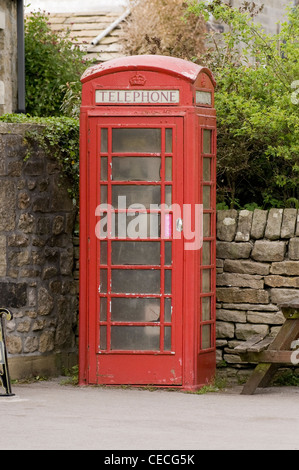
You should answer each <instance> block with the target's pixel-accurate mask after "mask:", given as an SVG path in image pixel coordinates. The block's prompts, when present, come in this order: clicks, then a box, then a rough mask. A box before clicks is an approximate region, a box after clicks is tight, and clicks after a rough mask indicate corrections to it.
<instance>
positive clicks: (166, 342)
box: [164, 326, 171, 351]
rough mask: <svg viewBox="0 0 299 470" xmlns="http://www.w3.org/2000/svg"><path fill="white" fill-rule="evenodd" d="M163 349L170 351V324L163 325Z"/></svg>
mask: <svg viewBox="0 0 299 470" xmlns="http://www.w3.org/2000/svg"><path fill="white" fill-rule="evenodd" d="M164 351H171V326H165V327H164Z"/></svg>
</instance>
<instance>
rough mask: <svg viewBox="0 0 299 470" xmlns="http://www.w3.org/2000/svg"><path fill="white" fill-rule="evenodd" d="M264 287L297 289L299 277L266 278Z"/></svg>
mask: <svg viewBox="0 0 299 470" xmlns="http://www.w3.org/2000/svg"><path fill="white" fill-rule="evenodd" d="M265 285H266V286H270V287H295V288H298V289H299V277H298V276H297V277H287V276H277V275H272V276H266V277H265Z"/></svg>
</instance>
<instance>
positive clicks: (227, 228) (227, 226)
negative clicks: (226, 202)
mask: <svg viewBox="0 0 299 470" xmlns="http://www.w3.org/2000/svg"><path fill="white" fill-rule="evenodd" d="M237 216H238V212H237V211H236V210H235V209H231V210H226V211H217V238H218V240H223V241H228V242H229V241H232V240H233V239H234V238H235V233H236V227H237Z"/></svg>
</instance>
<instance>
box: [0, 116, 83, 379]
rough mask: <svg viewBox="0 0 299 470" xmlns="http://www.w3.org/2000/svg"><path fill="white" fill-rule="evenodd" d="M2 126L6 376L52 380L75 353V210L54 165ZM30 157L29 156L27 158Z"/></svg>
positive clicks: (0, 240) (0, 231)
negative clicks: (48, 377) (7, 318)
mask: <svg viewBox="0 0 299 470" xmlns="http://www.w3.org/2000/svg"><path fill="white" fill-rule="evenodd" d="M26 130H28V125H25V124H22V125H15V124H0V201H1V204H0V303H1V306H2V307H7V308H10V309H11V311H12V313H13V315H14V318H13V320H12V321H10V322H8V323H7V328H6V330H7V347H8V353H9V356H10V368H11V375H12V377H14V378H17V377H23V376H30V375H43V374H45V375H51V374H53V373H55V372H56V371H57V370H59V368H60V370H61V365H62V364H63V363H64V364H65V365H66V367H67V365H68V364H69V361H71V362H72V361H73V360H74V359H73V358H74V357H75V356H76V352H77V313H78V299H77V297H78V285H77V282H76V281H75V280H74V276H73V267H74V262H73V238H72V236H73V230H74V218H75V210H74V207H73V204H72V201H71V199H70V197H69V194H68V191H67V189H66V188H67V185H66V182H65V181H63V180H62V178H61V171H60V168H59V167H58V164H57V161H56V160H55V159H53V158H50V157H49V156H47V155H46V154H45V152H44V151H43V150H42V149H41V148H40V147H38V146H35V147H33V148H29V147H28V145H27V143H26V140H25V139H24V136H25V132H26ZM29 152H30V155H29Z"/></svg>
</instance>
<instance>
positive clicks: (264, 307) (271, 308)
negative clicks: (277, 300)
mask: <svg viewBox="0 0 299 470" xmlns="http://www.w3.org/2000/svg"><path fill="white" fill-rule="evenodd" d="M222 308H224V309H236V310H251V311H261V312H277V311H278V310H279V308H278V307H277V305H273V304H242V303H240V304H223V305H222Z"/></svg>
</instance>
